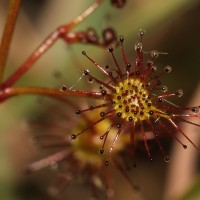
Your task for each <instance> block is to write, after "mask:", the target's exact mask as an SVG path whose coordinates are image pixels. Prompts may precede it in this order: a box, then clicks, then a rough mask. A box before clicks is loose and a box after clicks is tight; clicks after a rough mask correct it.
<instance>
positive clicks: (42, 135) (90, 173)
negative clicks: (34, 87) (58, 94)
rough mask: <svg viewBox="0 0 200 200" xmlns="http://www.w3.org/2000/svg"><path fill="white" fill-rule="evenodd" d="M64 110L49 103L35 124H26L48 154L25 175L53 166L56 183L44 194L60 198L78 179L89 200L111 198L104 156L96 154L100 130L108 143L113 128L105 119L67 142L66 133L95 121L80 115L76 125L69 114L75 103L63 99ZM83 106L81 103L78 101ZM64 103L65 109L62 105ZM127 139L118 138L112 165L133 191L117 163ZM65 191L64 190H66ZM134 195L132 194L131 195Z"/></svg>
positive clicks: (93, 114)
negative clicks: (85, 189) (84, 184)
mask: <svg viewBox="0 0 200 200" xmlns="http://www.w3.org/2000/svg"><path fill="white" fill-rule="evenodd" d="M65 103H66V104H67V105H68V109H67V110H66V109H63V105H61V104H52V103H51V104H49V103H48V102H45V104H44V106H43V108H44V111H43V113H42V114H41V113H40V115H39V117H37V121H32V122H30V123H29V126H30V131H31V135H33V134H34V136H33V141H34V143H35V144H36V145H38V147H40V148H41V149H42V151H43V153H44V152H45V151H47V152H51V155H50V156H47V157H45V158H43V159H41V160H39V161H36V162H34V163H32V164H30V165H29V166H28V167H27V168H26V172H27V173H28V174H30V173H33V172H36V171H38V170H41V169H43V168H45V167H48V166H52V167H55V166H57V170H56V171H57V174H58V176H57V178H56V181H55V182H54V183H53V184H52V186H50V187H49V189H48V191H49V193H50V194H51V195H53V196H54V197H56V198H58V197H60V198H61V197H62V195H63V193H62V192H63V191H65V189H67V187H68V186H69V185H70V184H71V183H72V182H77V180H82V181H81V182H83V183H88V184H87V185H88V186H89V191H90V192H91V196H92V197H96V198H97V197H98V196H101V197H104V198H103V199H105V197H106V199H113V195H114V186H113V183H112V182H113V178H112V172H111V171H110V170H111V168H107V167H105V165H104V161H105V157H103V156H102V155H100V154H101V151H100V152H99V153H100V154H99V153H98V151H99V148H100V147H101V139H100V137H101V133H102V131H105V132H107V133H108V132H109V135H110V137H109V138H108V139H107V143H110V144H111V143H112V140H111V138H114V136H115V131H117V128H116V127H112V130H111V128H107V127H110V126H113V125H112V124H111V122H110V121H109V120H108V119H107V120H104V122H103V123H101V124H97V125H96V126H95V127H92V128H91V129H88V130H86V132H87V133H86V134H85V135H83V137H82V138H78V139H77V141H76V142H74V141H70V140H69V138H70V134H71V132H73V131H80V130H82V129H83V128H84V127H85V126H88V125H90V124H92V119H93V118H96V117H97V116H96V115H98V114H97V113H91V115H90V114H89V115H84V116H83V117H82V118H81V119H80V120H78V121H79V125H78V126H77V118H76V116H75V115H74V117H73V116H72V115H71V112H73V110H74V107H77V105H76V104H74V103H72V102H70V101H68V100H66V102H65ZM82 103H83V102H82ZM66 104H65V106H66ZM52 113H53V115H52ZM128 143H129V139H128V137H127V135H124V136H123V137H122V138H121V142H119V144H118V146H117V147H116V148H115V149H114V150H113V157H112V161H113V165H115V166H116V167H117V169H118V170H119V172H120V173H121V174H122V175H123V176H124V177H125V179H126V180H127V181H128V183H129V184H130V185H131V187H133V189H136V186H135V185H134V184H133V182H132V181H131V179H130V178H129V176H128V175H127V173H126V171H125V170H124V167H123V166H122V164H121V160H124V158H122V157H121V156H120V155H121V152H124V150H125V149H126V147H127V144H128ZM52 151H53V152H55V153H52ZM66 191H67V190H66ZM133 194H134V193H133Z"/></svg>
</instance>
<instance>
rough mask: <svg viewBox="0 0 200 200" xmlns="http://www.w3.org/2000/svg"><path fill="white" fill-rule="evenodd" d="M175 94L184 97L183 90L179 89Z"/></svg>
mask: <svg viewBox="0 0 200 200" xmlns="http://www.w3.org/2000/svg"><path fill="white" fill-rule="evenodd" d="M175 94H176V96H178V97H182V96H183V90H177V91H176V93H175Z"/></svg>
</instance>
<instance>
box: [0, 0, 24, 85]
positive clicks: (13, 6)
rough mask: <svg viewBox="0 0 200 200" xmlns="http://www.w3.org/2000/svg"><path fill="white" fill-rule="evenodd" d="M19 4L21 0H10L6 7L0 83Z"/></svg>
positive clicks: (0, 48) (0, 54) (0, 58)
mask: <svg viewBox="0 0 200 200" xmlns="http://www.w3.org/2000/svg"><path fill="white" fill-rule="evenodd" d="M20 5H21V0H10V3H9V8H8V16H7V20H6V24H5V28H4V32H3V36H2V39H1V45H0V83H2V79H3V74H4V69H5V65H6V61H7V57H8V53H9V47H10V43H11V40H12V36H13V32H14V29H15V24H16V21H17V16H18V13H19V10H20Z"/></svg>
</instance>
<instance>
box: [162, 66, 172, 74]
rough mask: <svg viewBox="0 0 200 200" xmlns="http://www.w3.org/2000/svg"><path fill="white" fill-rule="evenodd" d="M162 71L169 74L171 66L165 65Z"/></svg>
mask: <svg viewBox="0 0 200 200" xmlns="http://www.w3.org/2000/svg"><path fill="white" fill-rule="evenodd" d="M164 71H165V72H166V73H167V74H169V73H170V72H171V71H172V67H171V66H169V65H167V66H166V67H165V68H164Z"/></svg>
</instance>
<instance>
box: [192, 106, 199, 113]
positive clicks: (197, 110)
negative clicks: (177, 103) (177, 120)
mask: <svg viewBox="0 0 200 200" xmlns="http://www.w3.org/2000/svg"><path fill="white" fill-rule="evenodd" d="M191 111H192V112H194V113H198V112H199V107H193V108H191Z"/></svg>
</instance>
